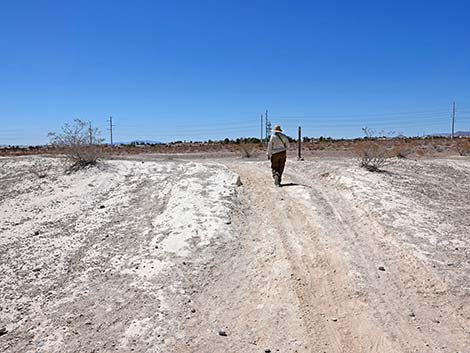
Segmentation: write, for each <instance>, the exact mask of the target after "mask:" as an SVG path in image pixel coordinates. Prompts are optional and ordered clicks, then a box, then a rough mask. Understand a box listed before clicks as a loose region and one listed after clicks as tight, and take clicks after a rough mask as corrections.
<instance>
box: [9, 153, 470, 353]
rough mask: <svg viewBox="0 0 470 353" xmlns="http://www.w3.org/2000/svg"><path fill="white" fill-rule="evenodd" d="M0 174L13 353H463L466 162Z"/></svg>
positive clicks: (469, 279) (42, 167)
mask: <svg viewBox="0 0 470 353" xmlns="http://www.w3.org/2000/svg"><path fill="white" fill-rule="evenodd" d="M1 164H3V167H2V175H1V182H2V188H1V190H0V196H1V204H0V220H1V225H0V255H1V257H0V284H1V288H0V330H1V329H2V328H5V329H6V331H7V333H6V334H3V335H1V336H0V348H1V349H3V350H4V351H6V352H129V351H135V352H178V353H183V352H234V353H235V352H299V353H300V352H345V353H346V352H348V353H355V352H380V353H381V352H384V353H387V352H390V353H392V352H393V353H395V352H423V353H428V352H460V353H467V352H470V348H469V347H470V300H469V298H470V284H469V283H470V244H469V239H468V235H469V234H470V206H469V204H468V202H467V200H468V199H469V197H470V189H469V185H470V161H469V160H468V159H467V160H465V159H454V160H451V159H447V160H422V161H413V160H401V161H399V160H397V161H395V162H394V163H393V164H392V165H390V166H388V167H387V173H369V172H367V171H364V170H362V169H360V168H358V167H357V165H356V163H355V162H354V161H352V160H346V159H344V160H343V159H335V160H324V159H319V160H314V161H306V162H292V161H289V163H288V166H287V170H286V175H285V176H284V180H283V183H284V186H283V187H281V188H276V187H275V186H274V185H272V181H271V177H270V171H269V165H268V163H267V162H259V161H243V160H225V161H217V163H215V162H214V163H210V162H207V161H204V162H197V161H158V162H150V161H145V162H144V163H142V162H141V161H111V162H108V163H107V165H106V166H105V167H102V168H101V170H87V171H83V172H80V173H77V174H74V175H64V174H63V172H62V171H61V168H60V166H57V161H55V160H52V159H43V158H42V159H40V158H34V157H33V158H20V159H8V160H7V159H5V160H1V161H0V165H1ZM38 170H39V171H40V173H38V172H37V171H38ZM43 171H44V172H43ZM43 174H44V175H43ZM237 175H238V176H240V178H241V181H242V182H243V185H242V186H241V187H237V186H236V183H235V180H236V176H237ZM221 334H222V335H221Z"/></svg>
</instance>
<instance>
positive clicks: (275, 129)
mask: <svg viewBox="0 0 470 353" xmlns="http://www.w3.org/2000/svg"><path fill="white" fill-rule="evenodd" d="M271 131H272V132H282V129H281V125H275V126H274V129H272V130H271Z"/></svg>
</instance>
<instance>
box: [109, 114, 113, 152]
mask: <svg viewBox="0 0 470 353" xmlns="http://www.w3.org/2000/svg"><path fill="white" fill-rule="evenodd" d="M109 139H110V141H111V146H112V145H113V117H112V116H110V117H109Z"/></svg>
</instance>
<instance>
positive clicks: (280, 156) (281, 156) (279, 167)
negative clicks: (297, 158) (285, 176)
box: [271, 151, 287, 182]
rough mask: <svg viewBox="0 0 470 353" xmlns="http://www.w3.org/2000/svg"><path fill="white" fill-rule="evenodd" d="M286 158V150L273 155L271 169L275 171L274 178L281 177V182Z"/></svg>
mask: <svg viewBox="0 0 470 353" xmlns="http://www.w3.org/2000/svg"><path fill="white" fill-rule="evenodd" d="M286 159H287V153H286V151H284V152H279V153H275V154H273V155H272V156H271V170H272V172H273V178H276V176H277V177H278V178H279V182H281V178H282V173H283V172H284V167H285V165H286Z"/></svg>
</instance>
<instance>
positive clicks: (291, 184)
mask: <svg viewBox="0 0 470 353" xmlns="http://www.w3.org/2000/svg"><path fill="white" fill-rule="evenodd" d="M280 186H281V188H283V187H284V186H301V185H300V184H297V183H284V184H283V183H281V185H280Z"/></svg>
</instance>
